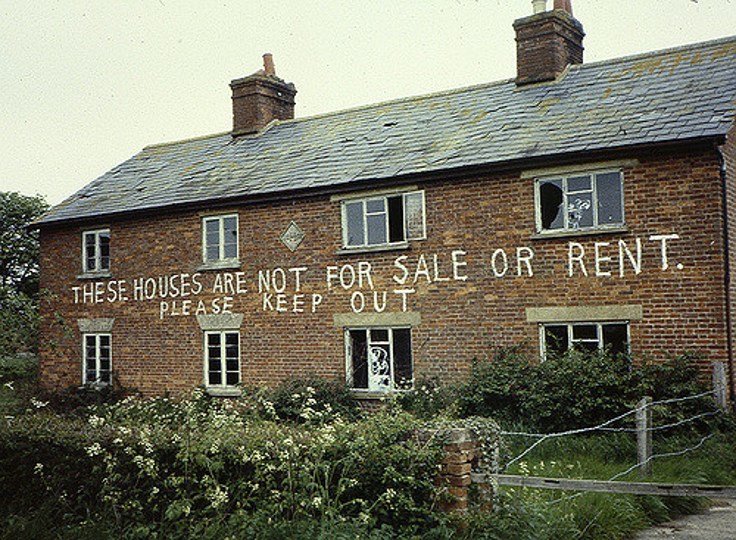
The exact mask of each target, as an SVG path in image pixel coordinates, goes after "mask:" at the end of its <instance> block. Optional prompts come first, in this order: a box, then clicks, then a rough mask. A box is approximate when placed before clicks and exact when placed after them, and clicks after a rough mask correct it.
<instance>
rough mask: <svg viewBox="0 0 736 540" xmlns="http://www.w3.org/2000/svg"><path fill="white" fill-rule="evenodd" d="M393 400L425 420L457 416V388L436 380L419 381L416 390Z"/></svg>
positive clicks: (396, 396)
mask: <svg viewBox="0 0 736 540" xmlns="http://www.w3.org/2000/svg"><path fill="white" fill-rule="evenodd" d="M393 399H394V401H395V402H396V404H397V405H398V406H400V407H401V408H402V409H403V410H405V411H408V412H410V413H412V414H413V415H415V416H416V417H418V418H422V419H425V420H429V419H431V418H434V417H435V416H437V415H442V416H448V417H454V416H457V395H456V393H455V388H454V387H452V386H449V385H443V384H441V383H440V382H439V381H438V380H436V379H432V378H425V379H419V380H418V381H417V382H416V383H415V384H414V388H412V389H411V390H405V391H402V392H399V393H397V394H396V395H395V396H394V398H393Z"/></svg>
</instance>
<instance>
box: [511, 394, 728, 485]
mask: <svg viewBox="0 0 736 540" xmlns="http://www.w3.org/2000/svg"><path fill="white" fill-rule="evenodd" d="M717 390H718V389H713V390H708V391H706V392H701V393H700V394H695V395H692V396H684V397H679V398H668V399H662V400H658V401H652V402H650V403H646V404H645V405H643V406H640V407H636V408H634V409H631V410H630V411H627V412H625V413H623V414H620V415H618V416H616V417H615V418H611V419H610V420H606V421H605V422H603V423H601V424H599V425H597V426H592V427H586V428H579V429H571V430H568V431H560V432H555V433H525V432H520V431H501V432H500V435H502V436H515V437H529V438H536V439H537V440H536V441H534V443H532V444H531V445H529V446H528V447H527V448H526V449H525V450H524V451H523V452H521V453H520V454H518V455H517V456H516V457H514V458H513V459H511V460H509V462H508V463H506V464H505V465H504V466H503V468H501V469H500V470H499V472H503V471H505V470H506V469H508V468H509V467H510V466H511V465H513V464H514V463H516V462H518V461H520V460H521V459H523V458H524V457H525V456H526V455H528V454H529V452H531V451H532V450H534V449H535V448H536V447H537V446H539V445H540V444H542V443H543V442H544V441H547V440H550V439H554V438H559V437H567V436H571V435H581V434H583V433H592V432H595V431H606V432H636V431H638V430H637V429H636V428H629V427H610V426H611V425H612V424H615V423H616V422H619V421H621V420H623V419H624V418H627V417H629V416H631V415H634V414H636V413H638V412H640V411H643V410H645V409H647V408H652V407H654V406H656V405H672V404H675V403H681V402H685V401H692V400H695V399H701V398H703V397H706V396H709V395H716V392H717ZM718 414H721V411H709V412H706V413H702V414H697V415H694V416H691V417H690V418H686V419H684V420H680V421H678V422H673V423H671V424H667V425H664V426H657V427H649V428H646V430H645V431H662V430H665V429H671V428H674V427H678V426H682V425H685V424H688V423H690V422H694V421H696V420H698V419H700V418H705V417H707V416H715V415H718ZM709 437H710V436H708V437H706V438H705V439H704V440H702V441H701V442H700V443H699V444H698V445H696V446H695V447H693V448H690V449H686V450H685V451H684V452H683V453H687V452H689V451H692V450H694V449H696V448H699V447H700V446H701V445H702V444H703V443H704V442H705V440H706V439H707V438H709ZM668 455H679V454H658V455H653V456H650V458H649V459H648V460H647V461H646V462H647V463H648V462H649V461H651V460H653V459H654V458H655V457H666V456H668ZM641 465H643V464H642V463H637V464H636V465H634V466H633V467H631V468H630V469H628V470H627V471H624V472H623V473H620V474H619V475H617V476H616V477H615V478H619V477H620V476H623V475H624V474H627V473H628V472H630V471H632V470H634V469H636V468H637V467H640V466H641Z"/></svg>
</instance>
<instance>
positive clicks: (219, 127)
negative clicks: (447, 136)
mask: <svg viewBox="0 0 736 540" xmlns="http://www.w3.org/2000/svg"><path fill="white" fill-rule="evenodd" d="M548 4H549V6H550V9H551V5H552V0H548ZM573 10H574V14H575V16H576V18H577V19H579V20H580V21H581V22H582V24H583V26H584V28H585V31H586V34H587V35H586V38H585V41H584V45H585V61H586V62H592V61H597V60H603V59H608V58H614V57H618V56H625V55H629V54H638V53H643V52H647V51H652V50H657V49H662V48H667V47H672V46H677V45H683V44H688V43H694V42H697V41H705V40H710V39H715V38H719V37H725V36H728V35H733V34H736V0H573ZM531 12H532V7H531V0H362V1H361V0H322V1H310V0H239V1H234V0H219V1H204V0H200V1H194V0H127V1H113V0H106V1H101V0H94V1H77V0H58V1H53V0H23V1H18V0H0V58H1V61H2V65H1V66H0V67H1V69H0V128H1V129H0V137H1V138H0V142H1V144H0V191H8V190H10V191H20V192H22V193H25V194H29V195H30V194H37V193H40V194H42V195H44V196H46V198H47V200H48V201H49V202H50V203H52V204H56V203H58V202H60V201H62V200H63V199H64V198H66V197H68V196H69V195H71V194H72V193H74V192H75V191H77V190H78V189H80V188H82V187H83V186H84V185H86V184H87V183H89V182H91V181H92V180H94V179H95V178H96V177H98V176H99V175H101V174H103V173H104V172H105V171H107V170H109V169H111V168H112V167H114V166H115V165H117V164H118V163H120V162H122V161H124V160H125V159H127V158H129V157H130V156H132V155H134V154H135V153H137V152H138V151H139V150H140V149H142V148H143V147H144V146H146V145H149V144H153V143H159V142H167V141H173V140H179V139H186V138H189V137H195V136H200V135H207V134H211V133H219V132H223V131H228V130H229V129H230V127H231V122H232V117H231V104H230V88H229V86H228V84H229V82H230V81H231V80H232V79H235V78H239V77H243V76H246V75H249V74H251V73H253V72H254V71H256V70H258V69H260V68H261V55H262V54H263V53H264V52H271V53H273V55H274V61H275V64H276V73H277V75H279V76H280V77H282V78H283V79H285V80H287V81H289V82H293V83H294V84H295V85H296V87H297V91H298V93H297V96H296V103H297V104H296V115H297V116H298V117H304V116H312V115H315V114H319V113H324V112H329V111H334V110H339V109H345V108H349V107H354V106H358V105H364V104H368V103H374V102H377V101H384V100H389V99H394V98H399V97H405V96H411V95H417V94H425V93H431V92H436V91H439V90H444V89H449V88H458V87H463V86H469V85H473V84H478V83H485V82H491V81H496V80H502V79H508V78H511V77H514V74H515V69H516V67H515V54H516V53H515V42H514V32H513V28H512V23H513V21H514V19H516V18H519V17H524V16H526V15H530V14H531Z"/></svg>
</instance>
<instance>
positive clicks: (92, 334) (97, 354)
mask: <svg viewBox="0 0 736 540" xmlns="http://www.w3.org/2000/svg"><path fill="white" fill-rule="evenodd" d="M88 338H94V340H95V353H94V362H95V369H94V371H95V379H94V380H92V381H91V380H89V379H88V376H87V372H88V371H90V370H89V369H87V366H88V362H89V360H90V358H89V356H88V355H87V339H88ZM102 338H107V342H108V349H109V351H110V357H109V362H110V368H109V370H108V371H109V379H110V380H109V381H101V380H100V376H101V371H102V368H101V363H100V351H101V349H102V344H101V340H102ZM112 373H113V371H112V334H110V333H109V332H85V333H83V334H82V384H84V385H86V386H111V385H112Z"/></svg>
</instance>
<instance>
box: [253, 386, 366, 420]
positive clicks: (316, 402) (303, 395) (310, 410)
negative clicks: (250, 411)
mask: <svg viewBox="0 0 736 540" xmlns="http://www.w3.org/2000/svg"><path fill="white" fill-rule="evenodd" d="M256 395H257V396H259V397H260V398H261V399H262V403H269V404H270V405H269V406H268V407H267V408H264V409H262V411H261V412H262V413H264V414H266V416H267V417H271V418H272V419H280V420H288V421H291V422H297V423H304V422H317V423H319V422H323V421H331V420H333V419H334V418H335V417H340V418H343V419H346V420H355V419H357V418H358V416H359V415H360V408H359V407H358V405H357V403H356V401H355V400H354V399H353V396H352V395H351V393H350V389H349V388H348V386H347V385H346V384H345V383H340V382H337V381H327V380H325V379H323V378H320V377H316V376H308V377H304V378H295V379H288V380H286V381H284V382H282V383H281V384H280V385H279V386H277V387H276V388H274V389H272V390H261V391H260V392H257V393H256Z"/></svg>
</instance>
